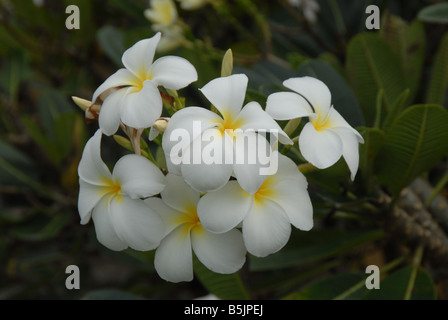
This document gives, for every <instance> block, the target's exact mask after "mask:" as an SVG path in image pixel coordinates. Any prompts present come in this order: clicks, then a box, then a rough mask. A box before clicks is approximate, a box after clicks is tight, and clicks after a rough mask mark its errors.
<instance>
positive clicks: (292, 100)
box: [266, 92, 314, 120]
mask: <svg viewBox="0 0 448 320" xmlns="http://www.w3.org/2000/svg"><path fill="white" fill-rule="evenodd" d="M266 112H267V113H268V114H269V115H270V116H271V117H272V118H274V119H276V120H289V119H295V118H302V117H309V116H312V115H314V113H313V110H312V109H311V106H310V104H309V103H308V101H306V100H305V99H304V98H303V97H302V96H301V95H298V94H295V93H293V92H276V93H273V94H271V95H269V96H268V99H267V101H266Z"/></svg>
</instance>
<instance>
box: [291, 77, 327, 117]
mask: <svg viewBox="0 0 448 320" xmlns="http://www.w3.org/2000/svg"><path fill="white" fill-rule="evenodd" d="M283 85H284V86H285V87H287V88H289V89H291V90H293V91H295V92H297V93H299V94H300V95H302V96H303V97H305V98H306V99H307V100H308V101H309V102H310V103H311V105H312V106H313V108H314V111H315V113H317V114H318V115H319V117H324V116H325V115H326V114H327V112H328V110H329V109H330V106H331V93H330V90H329V89H328V87H327V85H326V84H325V83H323V82H322V81H320V80H319V79H316V78H312V77H300V78H290V79H288V80H285V81H284V82H283Z"/></svg>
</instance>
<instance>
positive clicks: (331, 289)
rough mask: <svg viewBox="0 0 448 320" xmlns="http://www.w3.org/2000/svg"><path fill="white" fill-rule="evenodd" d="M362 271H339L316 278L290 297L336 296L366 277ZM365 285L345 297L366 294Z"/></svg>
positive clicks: (311, 298) (321, 297)
mask: <svg viewBox="0 0 448 320" xmlns="http://www.w3.org/2000/svg"><path fill="white" fill-rule="evenodd" d="M366 277H367V276H366V275H365V274H363V273H341V274H338V275H335V276H331V277H328V278H324V279H322V280H318V281H316V282H314V283H312V284H311V285H309V286H308V287H306V288H305V289H303V290H302V291H300V292H298V293H296V294H294V295H291V296H290V298H291V299H297V300H330V299H333V298H335V297H337V296H338V295H339V294H340V293H341V292H344V291H346V290H348V289H350V288H351V287H353V286H356V285H357V284H358V283H359V282H360V281H363V280H365V279H366ZM366 291H367V289H366V288H365V286H363V287H361V288H359V289H358V290H355V291H354V292H353V293H352V294H351V295H349V296H347V297H346V299H348V300H350V299H360V298H361V297H362V296H363V295H364V294H366Z"/></svg>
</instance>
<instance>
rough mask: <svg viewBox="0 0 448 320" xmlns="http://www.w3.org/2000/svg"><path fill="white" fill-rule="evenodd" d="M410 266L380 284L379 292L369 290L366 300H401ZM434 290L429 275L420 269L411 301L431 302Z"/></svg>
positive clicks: (404, 292) (403, 295)
mask: <svg viewBox="0 0 448 320" xmlns="http://www.w3.org/2000/svg"><path fill="white" fill-rule="evenodd" d="M411 273H412V266H408V267H405V268H403V269H400V270H398V271H396V272H394V273H392V274H390V275H388V276H387V277H386V278H384V279H383V280H382V281H381V282H380V289H379V290H370V291H369V293H368V294H367V295H366V296H365V297H364V299H367V300H403V299H404V298H405V295H406V289H407V287H408V284H409V281H410V279H411ZM435 297H436V289H435V287H434V283H433V280H432V279H431V276H430V275H429V273H428V272H427V271H426V270H425V269H422V268H420V269H419V271H418V273H417V277H416V279H415V283H414V284H413V290H412V294H411V299H412V300H433V299H435Z"/></svg>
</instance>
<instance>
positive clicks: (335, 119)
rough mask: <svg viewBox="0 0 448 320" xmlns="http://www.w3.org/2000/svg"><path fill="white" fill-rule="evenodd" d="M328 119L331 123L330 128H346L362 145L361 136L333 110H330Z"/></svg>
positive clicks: (362, 139)
mask: <svg viewBox="0 0 448 320" xmlns="http://www.w3.org/2000/svg"><path fill="white" fill-rule="evenodd" d="M328 117H329V123H331V127H332V128H346V129H348V130H350V131H351V132H352V133H353V134H354V135H355V136H356V138H357V140H358V142H359V143H364V138H363V137H362V136H361V134H360V133H359V132H358V131H357V130H355V129H354V128H353V127H352V126H351V125H350V124H349V123H348V122H347V121H346V120H345V119H344V118H343V117H342V116H341V114H340V113H339V112H338V111H337V110H336V109H335V108H331V111H330V114H329V115H328Z"/></svg>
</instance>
